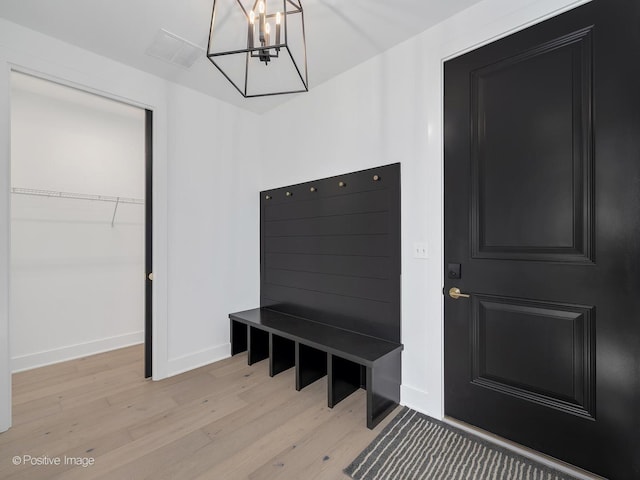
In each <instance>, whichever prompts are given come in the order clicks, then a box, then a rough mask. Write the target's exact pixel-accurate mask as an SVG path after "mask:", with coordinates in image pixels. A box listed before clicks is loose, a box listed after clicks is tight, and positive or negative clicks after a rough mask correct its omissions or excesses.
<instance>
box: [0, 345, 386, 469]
mask: <svg viewBox="0 0 640 480" xmlns="http://www.w3.org/2000/svg"><path fill="white" fill-rule="evenodd" d="M143 353H144V352H143V349H142V347H141V346H136V347H129V348H126V349H122V350H116V351H113V352H107V353H104V354H100V355H96V356H93V357H87V358H84V359H78V360H73V361H71V362H65V363H62V364H58V365H52V366H48V367H44V368H42V369H36V370H32V371H28V372H22V373H19V374H16V375H14V376H13V385H14V426H13V428H12V429H10V430H9V431H8V432H5V433H2V434H0V478H3V479H4V478H6V479H8V480H18V479H28V480H40V479H50V478H58V479H65V480H74V479H82V480H84V479H87V478H92V479H93V478H100V479H112V478H113V479H136V480H137V479H144V478H149V479H154V480H156V479H158V480H161V479H165V480H168V479H176V478H179V479H181V480H183V479H184V480H191V479H225V480H226V479H231V480H236V479H238V480H241V479H249V478H251V479H254V480H269V479H276V478H281V479H284V480H288V479H292V480H293V479H295V480H298V479H305V480H306V479H310V480H311V479H314V478H316V479H345V478H346V477H345V476H344V474H343V473H342V469H343V468H345V467H346V466H347V465H348V464H349V463H350V462H351V460H353V458H355V456H356V455H357V454H358V453H359V452H360V451H361V450H362V449H363V448H365V447H366V445H367V444H368V443H369V442H370V441H371V440H373V438H374V437H375V435H376V434H377V432H379V431H380V430H381V429H382V428H383V426H384V425H385V424H386V423H387V422H388V421H389V419H387V420H385V422H383V423H382V424H381V425H379V426H378V427H376V429H374V430H368V429H367V428H366V426H365V392H364V391H363V390H359V391H357V392H356V393H354V394H353V395H351V396H350V397H348V398H347V399H345V400H343V401H342V402H341V403H340V404H338V405H337V406H336V407H335V408H334V409H329V408H328V407H327V379H326V377H325V378H323V379H321V380H319V381H317V382H315V383H313V384H311V385H310V386H308V387H306V388H304V389H303V390H302V391H300V392H297V391H296V390H295V388H294V386H295V375H294V373H295V372H294V369H290V370H287V371H285V372H283V373H281V374H279V375H277V376H275V377H273V378H270V377H269V375H268V361H262V362H259V363H257V364H254V365H252V366H248V365H247V357H246V354H240V355H237V356H235V357H232V358H229V359H225V360H222V361H220V362H217V363H215V364H212V365H207V366H205V367H202V368H199V369H195V370H192V371H189V372H186V373H184V374H181V375H177V376H174V377H171V378H168V379H165V380H162V381H158V382H153V381H149V380H144V379H143V378H142V377H143V375H142V362H143ZM26 454H28V455H32V456H34V457H35V456H44V455H46V456H49V457H60V458H64V457H65V456H66V457H69V458H76V457H86V458H93V459H94V462H95V463H94V464H93V465H91V466H88V467H84V468H83V467H81V466H77V465H72V464H69V465H60V466H50V465H49V466H31V465H20V466H14V465H13V464H12V462H11V458H12V457H13V456H14V455H26Z"/></svg>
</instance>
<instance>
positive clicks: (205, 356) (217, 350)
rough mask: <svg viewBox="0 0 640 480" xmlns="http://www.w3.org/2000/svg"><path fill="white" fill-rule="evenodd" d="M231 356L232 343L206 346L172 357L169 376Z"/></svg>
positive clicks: (169, 363)
mask: <svg viewBox="0 0 640 480" xmlns="http://www.w3.org/2000/svg"><path fill="white" fill-rule="evenodd" d="M230 356H231V343H224V344H222V345H218V346H216V347H212V348H206V349H204V350H200V351H198V352H195V353H190V354H188V355H183V356H181V357H177V358H170V359H169V362H168V368H167V370H168V376H169V377H172V376H173V375H179V374H180V373H184V372H188V371H189V370H193V369H195V368H199V367H203V366H205V365H209V364H210V363H214V362H217V361H219V360H224V359H225V358H229V357H230Z"/></svg>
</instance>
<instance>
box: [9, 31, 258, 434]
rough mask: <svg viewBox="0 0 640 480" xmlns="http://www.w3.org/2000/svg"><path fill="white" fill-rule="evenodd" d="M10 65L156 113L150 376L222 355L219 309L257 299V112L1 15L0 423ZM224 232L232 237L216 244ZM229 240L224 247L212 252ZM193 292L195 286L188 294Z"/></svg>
mask: <svg viewBox="0 0 640 480" xmlns="http://www.w3.org/2000/svg"><path fill="white" fill-rule="evenodd" d="M43 45H46V48H43ZM203 61H206V59H203ZM11 68H13V69H16V70H19V71H25V72H28V73H32V74H36V75H39V76H43V77H45V78H50V79H53V80H57V81H59V82H61V83H65V84H71V85H74V86H78V87H79V88H82V89H85V90H89V91H92V92H95V93H99V94H102V95H105V96H107V97H111V98H115V99H118V100H121V101H124V102H125V103H130V104H132V105H137V106H141V107H144V108H149V109H151V110H153V113H154V128H153V149H154V173H153V183H154V193H153V206H154V218H153V221H154V227H153V229H154V238H153V242H154V244H153V253H154V266H153V270H154V282H153V293H154V304H153V315H154V329H153V336H154V338H153V347H154V358H153V378H154V379H161V378H164V377H166V376H168V375H169V374H173V373H176V372H178V371H181V370H186V369H190V368H194V367H196V366H199V365H201V364H203V363H208V362H211V361H214V360H217V359H218V358H221V356H223V355H224V354H226V351H227V349H228V342H229V338H228V330H229V322H228V319H227V316H226V314H227V313H228V312H230V311H234V310H238V309H241V308H250V307H253V306H254V305H256V304H257V303H258V301H259V295H258V281H257V279H258V267H257V265H258V264H259V248H258V242H259V239H258V202H257V200H256V198H257V193H256V191H257V188H258V187H257V185H258V183H259V175H260V169H259V168H258V167H257V165H256V164H254V162H255V161H254V160H253V159H256V158H257V155H255V154H254V153H253V152H254V149H255V148H256V147H254V144H251V143H249V142H246V137H245V136H244V132H246V131H251V130H253V129H254V127H255V126H256V123H255V122H256V120H255V119H256V117H255V115H253V114H250V113H246V112H244V111H241V110H239V109H237V108H234V107H229V106H228V105H226V104H223V103H222V102H219V101H216V100H213V99H211V98H208V97H206V96H204V95H202V94H199V93H195V92H193V91H190V90H188V89H185V88H182V87H178V86H177V85H175V84H172V83H170V82H167V81H165V80H162V79H159V78H157V77H154V76H152V75H149V74H146V73H143V72H141V71H138V70H135V69H133V68H130V67H127V66H125V65H122V64H119V63H117V62H114V61H112V60H110V59H107V58H104V57H100V56H98V55H95V54H92V53H90V52H88V51H86V50H82V49H80V48H77V47H74V46H71V45H68V44H65V43H63V42H60V41H58V40H55V39H53V38H50V37H46V36H44V35H41V34H39V33H37V32H34V31H31V30H28V29H25V28H23V27H20V26H18V25H15V24H12V23H10V22H6V21H4V20H0V431H2V430H4V429H6V428H8V427H9V426H10V418H11V383H10V375H9V341H8V339H9V334H8V332H9V329H8V323H9V321H8V318H9V309H8V305H9V294H8V292H9V286H8V268H9V261H8V260H9V238H10V231H9V200H10V193H9V191H10V190H9V183H8V179H9V178H10V176H9V175H10V152H9V100H10V96H9V73H10V69H11ZM214 73H215V72H214ZM185 105H188V106H189V107H185ZM169 122H170V123H171V128H169V127H168V123H169ZM228 125H233V127H229V126H228ZM196 132H197V133H196ZM230 132H231V134H230ZM218 149H220V150H221V151H222V152H223V154H221V155H219V154H217V153H216V152H217V150H218ZM168 172H170V173H171V176H168ZM218 172H227V173H229V172H231V174H232V175H233V177H231V178H229V177H223V176H222V175H219V174H218ZM229 182H231V183H229ZM225 185H228V186H225ZM220 186H222V187H221V188H220ZM214 192H215V193H214ZM219 192H224V193H228V195H222V194H221V193H219ZM208 195H211V196H208ZM193 196H196V197H197V198H198V199H199V200H202V201H195V198H194V197H193ZM209 200H221V202H222V201H224V203H221V202H213V203H212V202H210V201H209ZM229 212H231V213H229ZM187 228H188V229H191V230H189V231H182V230H181V229H187ZM220 238H223V239H225V238H226V239H230V240H229V241H221V242H220V243H218V239H220ZM211 239H214V240H215V241H214V242H213V244H211V242H210V241H209V240H211ZM225 246H230V250H224V249H223V250H218V248H223V247H225ZM193 265H200V266H199V267H194V266H193ZM212 267H213V268H214V272H213V273H210V272H209V271H208V269H210V268H212ZM194 270H195V275H193V274H194ZM169 285H171V287H170V288H169ZM182 285H185V287H182V288H181V287H180V286H182ZM193 289H197V291H198V292H199V293H200V295H193V294H192V290H193ZM222 312H224V313H222ZM221 315H222V316H221ZM170 331H171V332H173V335H174V336H173V337H171V336H170V335H169V332H170ZM176 332H177V333H176Z"/></svg>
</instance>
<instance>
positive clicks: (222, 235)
mask: <svg viewBox="0 0 640 480" xmlns="http://www.w3.org/2000/svg"><path fill="white" fill-rule="evenodd" d="M167 98H168V108H169V111H170V112H171V116H170V117H169V131H170V132H171V140H170V142H169V150H168V151H169V158H170V159H175V161H170V162H169V171H168V174H169V178H170V180H171V184H175V188H170V190H169V225H170V226H171V228H170V230H169V251H170V252H171V254H170V257H169V318H170V319H171V321H170V322H169V339H170V343H169V374H176V373H180V372H183V371H185V370H189V369H190V368H193V367H194V365H198V366H199V365H204V364H207V363H210V362H211V361H213V360H214V359H215V360H217V359H221V358H224V357H227V356H229V355H230V346H229V320H228V315H229V313H231V312H235V311H239V310H245V309H250V308H255V307H256V306H257V305H258V304H259V298H258V292H259V288H260V285H259V278H260V272H259V265H260V252H259V241H260V240H259V238H258V232H259V205H258V192H259V188H258V186H259V179H258V176H259V174H260V169H259V168H257V167H256V166H253V165H251V160H252V159H253V158H256V156H255V155H254V154H253V153H252V152H253V149H254V148H255V147H254V146H253V145H252V144H251V143H250V142H247V141H246V140H247V136H248V135H249V132H251V131H252V129H253V123H252V118H250V119H247V115H248V114H246V113H243V112H241V111H239V110H238V109H237V108H235V107H232V106H230V105H221V104H220V102H218V101H216V100H214V99H212V98H207V97H204V96H203V95H202V94H199V93H197V92H195V91H193V90H189V89H187V88H183V87H178V86H174V87H172V88H171V90H170V92H169V95H168V97H167ZM251 117H253V115H251ZM255 118H257V117H255Z"/></svg>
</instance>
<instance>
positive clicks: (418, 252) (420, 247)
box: [413, 242, 429, 258]
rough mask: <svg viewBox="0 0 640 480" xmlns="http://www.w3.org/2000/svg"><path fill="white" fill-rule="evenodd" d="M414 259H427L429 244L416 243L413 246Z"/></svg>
mask: <svg viewBox="0 0 640 480" xmlns="http://www.w3.org/2000/svg"><path fill="white" fill-rule="evenodd" d="M413 257H414V258H429V244H428V243H426V242H416V243H414V244H413Z"/></svg>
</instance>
